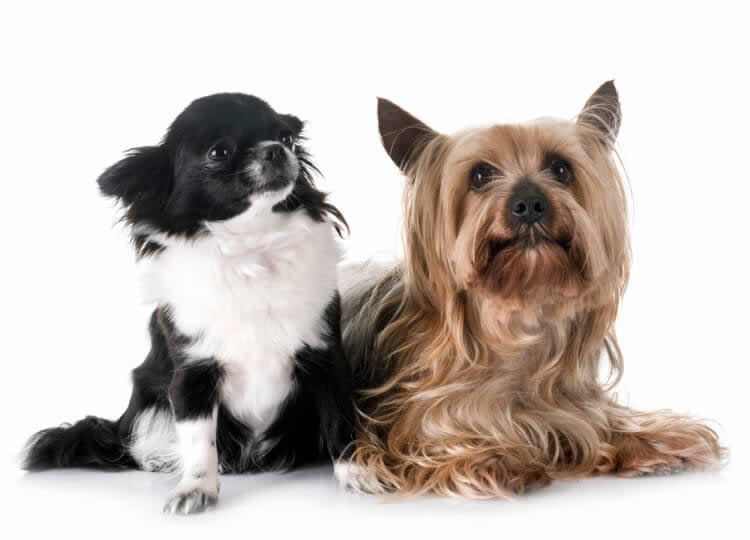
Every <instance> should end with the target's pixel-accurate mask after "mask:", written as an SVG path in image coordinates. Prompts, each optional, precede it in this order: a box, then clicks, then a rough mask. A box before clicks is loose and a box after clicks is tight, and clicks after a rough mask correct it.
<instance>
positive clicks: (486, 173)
mask: <svg viewBox="0 0 750 540" xmlns="http://www.w3.org/2000/svg"><path fill="white" fill-rule="evenodd" d="M498 176H502V173H501V172H500V171H499V170H497V169H496V168H495V167H493V166H492V165H487V164H486V163H482V164H480V165H477V166H476V167H474V168H473V169H472V170H471V187H473V188H474V189H480V188H482V187H484V186H485V185H487V184H488V183H489V182H491V181H492V180H494V179H496V178H497V177H498Z"/></svg>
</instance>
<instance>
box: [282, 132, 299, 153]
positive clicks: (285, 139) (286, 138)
mask: <svg viewBox="0 0 750 540" xmlns="http://www.w3.org/2000/svg"><path fill="white" fill-rule="evenodd" d="M279 142H280V143H281V144H283V145H284V146H286V147H287V148H289V150H291V151H292V152H294V147H295V142H296V139H295V138H294V135H292V134H291V133H282V134H281V136H280V137H279Z"/></svg>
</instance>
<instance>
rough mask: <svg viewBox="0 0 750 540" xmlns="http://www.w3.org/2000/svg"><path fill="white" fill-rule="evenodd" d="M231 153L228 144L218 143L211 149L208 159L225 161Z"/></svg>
mask: <svg viewBox="0 0 750 540" xmlns="http://www.w3.org/2000/svg"><path fill="white" fill-rule="evenodd" d="M231 153H232V147H231V146H229V144H228V143H225V142H220V143H217V144H215V145H213V146H212V147H211V150H209V151H208V157H209V159H210V160H211V161H225V160H226V159H228V158H229V156H230V154H231Z"/></svg>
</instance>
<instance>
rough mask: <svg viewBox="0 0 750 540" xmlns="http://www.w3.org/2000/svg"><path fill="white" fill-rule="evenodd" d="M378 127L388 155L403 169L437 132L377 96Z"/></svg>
mask: <svg viewBox="0 0 750 540" xmlns="http://www.w3.org/2000/svg"><path fill="white" fill-rule="evenodd" d="M378 128H379V129H380V139H381V140H382V142H383V147H384V148H385V151H386V152H388V155H389V156H391V159H392V160H393V162H394V163H395V164H396V165H397V166H398V168H399V169H401V170H402V171H405V170H406V168H407V167H408V166H409V164H410V163H412V162H413V161H414V160H415V159H417V158H418V157H419V154H420V153H421V151H422V149H423V148H424V146H425V144H427V143H428V142H429V141H430V140H432V139H433V138H434V137H435V136H436V135H437V132H435V131H433V130H432V129H430V128H429V127H427V125H425V124H424V123H423V122H421V121H420V120H418V119H416V118H414V117H413V116H412V115H411V114H409V113H408V112H406V111H405V110H403V109H402V108H400V107H399V106H398V105H396V104H395V103H392V102H390V101H388V100H387V99H383V98H378Z"/></svg>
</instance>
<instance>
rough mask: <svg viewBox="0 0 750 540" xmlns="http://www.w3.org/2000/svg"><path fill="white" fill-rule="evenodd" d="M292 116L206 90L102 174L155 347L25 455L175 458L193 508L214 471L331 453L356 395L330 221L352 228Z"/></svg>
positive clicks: (64, 461) (71, 463) (212, 488)
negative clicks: (115, 400)
mask: <svg viewBox="0 0 750 540" xmlns="http://www.w3.org/2000/svg"><path fill="white" fill-rule="evenodd" d="M302 130H303V122H302V121H300V120H299V119H298V118H297V117H295V116H293V115H287V114H278V113H277V112H276V111H274V110H273V109H272V108H271V107H270V106H269V105H268V104H267V103H266V102H264V101H262V100H261V99H258V98H257V97H254V96H250V95H245V94H228V93H227V94H216V95H211V96H207V97H203V98H200V99H197V100H195V101H194V102H192V103H191V104H190V105H189V106H188V107H187V108H186V109H185V110H184V111H183V112H182V113H181V114H180V115H179V116H178V117H177V118H176V119H175V120H174V122H173V123H172V125H171V127H170V128H169V129H168V131H167V134H166V136H165V137H164V139H163V141H162V142H161V144H159V145H157V146H148V147H142V148H137V149H134V150H132V151H131V152H130V154H129V155H128V156H127V157H125V158H124V159H122V160H121V161H119V162H118V163H116V164H115V165H113V166H111V167H110V168H108V169H107V170H106V171H105V172H104V173H103V174H102V175H101V176H100V178H99V179H98V184H99V187H100V189H101V192H102V193H103V194H104V195H105V196H107V197H113V198H114V199H116V200H117V201H119V203H121V205H122V207H123V211H124V214H123V220H124V222H125V223H126V224H127V226H128V227H129V230H130V234H131V236H132V241H133V245H134V247H135V252H136V258H137V260H138V265H139V267H140V270H141V273H142V278H143V284H144V289H145V294H146V297H147V299H148V300H149V301H151V302H153V303H154V304H155V306H156V308H155V309H154V311H153V313H152V315H151V319H150V326H149V329H150V336H151V350H150V352H149V353H148V355H147V357H146V359H145V361H144V362H143V363H142V364H141V365H140V366H139V367H137V368H136V369H135V370H134V371H133V391H132V396H131V398H130V403H129V405H128V407H127V410H126V411H125V412H124V413H123V415H122V416H121V417H120V418H119V419H118V420H116V421H110V420H104V419H101V418H96V417H93V416H89V417H87V418H85V419H83V420H81V421H79V422H77V423H75V424H73V425H72V426H63V427H56V428H51V429H47V430H44V431H41V432H39V433H37V434H36V435H34V436H33V437H32V438H31V439H30V441H29V443H28V444H27V447H26V453H25V460H24V463H23V465H24V467H25V468H26V469H28V470H30V471H38V470H43V469H50V468H55V467H94V468H107V469H110V468H115V469H119V468H140V469H143V470H146V471H177V470H180V471H181V480H180V481H179V484H178V485H177V488H176V489H175V491H174V493H173V494H172V495H171V496H170V497H169V499H168V501H167V503H166V506H165V508H164V509H165V511H166V512H169V513H185V514H187V513H194V512H198V511H201V510H203V509H205V508H206V507H208V506H211V505H213V504H215V503H216V502H217V497H218V493H219V479H218V476H217V475H218V473H219V472H223V473H242V472H257V471H267V470H287V469H290V468H292V467H296V466H299V465H302V464H305V463H309V462H312V461H315V460H319V459H321V458H325V457H326V456H327V457H330V458H331V459H336V458H338V457H339V455H341V453H342V452H343V451H344V448H345V447H346V446H347V445H348V444H349V442H350V441H351V438H352V434H353V431H352V429H353V428H352V416H353V404H352V399H351V392H352V390H351V384H352V380H351V373H350V370H349V366H348V364H347V362H346V360H345V357H344V353H343V348H342V342H341V327H340V316H341V313H340V311H341V306H340V297H339V293H338V289H337V268H336V265H337V263H338V259H339V248H338V246H337V242H336V238H335V231H336V232H338V233H339V234H341V233H342V230H343V229H345V228H348V226H347V224H346V220H345V219H344V217H343V216H342V214H341V212H340V211H339V210H338V209H337V208H336V207H335V206H333V205H332V204H331V203H330V202H328V201H327V199H326V195H325V194H324V193H322V192H321V191H319V190H318V189H317V188H316V187H315V185H314V183H313V173H314V172H316V171H317V169H316V168H315V167H314V165H313V164H312V163H311V161H310V158H309V155H308V153H307V152H306V151H305V149H304V147H303V146H302V144H301V143H302V142H303V137H302ZM79 383H80V384H84V381H80V382H79Z"/></svg>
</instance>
